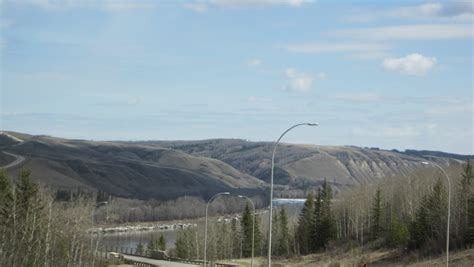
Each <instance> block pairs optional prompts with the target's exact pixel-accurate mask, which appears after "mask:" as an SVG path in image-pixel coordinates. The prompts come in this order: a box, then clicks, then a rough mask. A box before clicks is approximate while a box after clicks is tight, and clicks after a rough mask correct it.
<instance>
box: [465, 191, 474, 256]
mask: <svg viewBox="0 0 474 267" xmlns="http://www.w3.org/2000/svg"><path fill="white" fill-rule="evenodd" d="M468 205H469V206H468V208H469V209H468V212H467V227H466V228H467V229H466V237H465V240H466V245H467V246H469V247H472V246H473V245H474V195H473V196H471V198H469V200H468Z"/></svg>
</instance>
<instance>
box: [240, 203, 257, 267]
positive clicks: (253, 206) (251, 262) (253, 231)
mask: <svg viewBox="0 0 474 267" xmlns="http://www.w3.org/2000/svg"><path fill="white" fill-rule="evenodd" d="M238 197H239V198H243V199H246V200H248V201H249V202H250V204H252V208H253V222H252V259H251V260H250V267H253V256H254V245H255V204H254V203H253V201H252V199H250V198H249V197H247V196H243V195H238Z"/></svg>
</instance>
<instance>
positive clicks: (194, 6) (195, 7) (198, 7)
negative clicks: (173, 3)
mask: <svg viewBox="0 0 474 267" xmlns="http://www.w3.org/2000/svg"><path fill="white" fill-rule="evenodd" d="M183 7H184V8H185V9H189V10H192V11H194V12H198V13H203V12H206V11H207V9H208V7H207V4H206V3H204V2H195V3H185V4H183Z"/></svg>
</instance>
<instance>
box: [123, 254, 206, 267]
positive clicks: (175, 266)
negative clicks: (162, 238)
mask: <svg viewBox="0 0 474 267" xmlns="http://www.w3.org/2000/svg"><path fill="white" fill-rule="evenodd" d="M123 257H124V258H125V259H129V260H133V261H138V262H143V263H149V264H155V265H158V266H160V267H196V266H200V265H195V264H189V263H181V262H173V261H163V260H154V259H149V258H144V257H137V256H131V255H123Z"/></svg>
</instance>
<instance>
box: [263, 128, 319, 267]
mask: <svg viewBox="0 0 474 267" xmlns="http://www.w3.org/2000/svg"><path fill="white" fill-rule="evenodd" d="M303 125H306V126H318V125H319V124H318V123H299V124H295V125H293V126H291V127H290V128H288V129H287V130H286V131H284V132H283V133H282V134H281V135H280V137H279V138H278V140H277V141H276V143H275V147H274V148H273V153H272V169H271V178H270V212H269V214H268V220H269V222H270V224H269V228H268V267H271V264H272V211H273V168H274V165H275V151H276V149H277V146H278V143H279V142H280V140H281V138H282V137H283V136H284V135H285V134H286V133H287V132H289V131H291V130H292V129H294V128H296V127H298V126H303Z"/></svg>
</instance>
